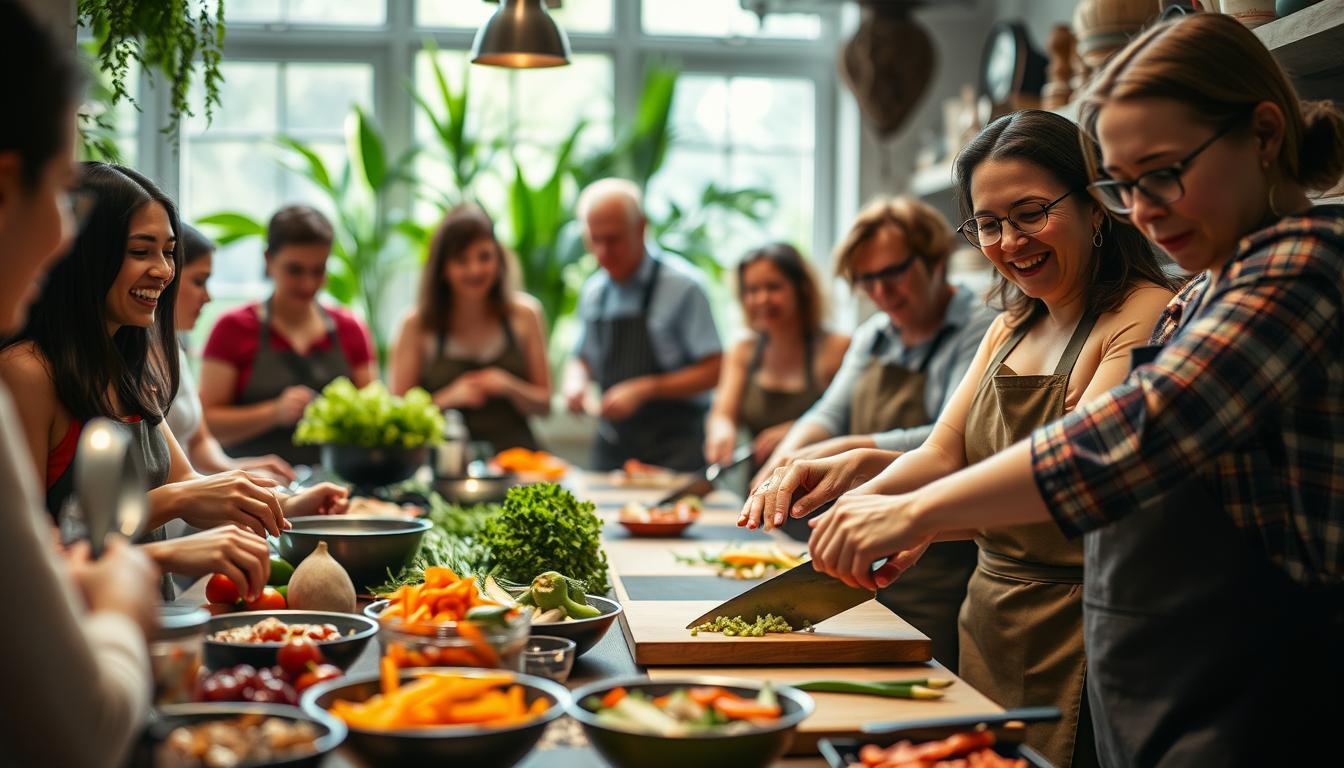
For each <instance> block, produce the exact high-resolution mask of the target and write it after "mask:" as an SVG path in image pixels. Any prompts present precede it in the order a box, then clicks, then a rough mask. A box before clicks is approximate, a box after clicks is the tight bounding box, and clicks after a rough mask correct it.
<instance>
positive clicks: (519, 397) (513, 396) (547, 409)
mask: <svg viewBox="0 0 1344 768" xmlns="http://www.w3.org/2000/svg"><path fill="white" fill-rule="evenodd" d="M505 382H506V383H505V392H504V396H505V397H507V398H508V399H509V402H511V403H513V405H514V407H515V408H517V409H518V410H520V411H522V412H523V413H524V414H527V415H529V416H548V415H550V413H551V388H550V387H548V386H544V385H542V384H533V383H532V382H530V381H524V380H523V379H520V378H518V377H517V376H514V375H512V374H509V376H508V378H507V379H505Z"/></svg>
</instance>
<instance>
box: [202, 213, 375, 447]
mask: <svg viewBox="0 0 1344 768" xmlns="http://www.w3.org/2000/svg"><path fill="white" fill-rule="evenodd" d="M334 239H335V234H334V232H333V231H332V228H331V222H329V221H328V220H327V218H326V217H325V216H323V215H322V214H321V213H319V212H318V211H316V210H314V209H313V208H310V207H308V206H304V205H291V206H287V207H285V208H282V209H280V211H278V212H277V213H276V214H275V215H274V216H272V217H271V222H270V224H269V225H268V226H267V228H266V274H267V276H268V277H270V278H271V280H272V281H273V282H274V284H275V289H274V292H273V293H272V294H271V297H270V298H269V299H267V300H266V301H262V302H257V303H256V304H248V305H246V306H243V307H239V308H238V309H235V310H233V311H231V312H227V313H225V314H223V315H221V316H220V318H219V320H218V321H217V322H216V323H215V327H214V329H213V330H211V331H210V339H209V341H207V342H206V344H205V352H204V357H205V359H204V361H203V362H202V364H201V387H200V389H201V404H202V405H203V406H204V408H205V419H206V421H207V422H208V423H209V424H210V431H211V432H213V433H214V434H215V437H217V438H218V439H219V441H220V443H221V444H223V446H224V448H225V449H226V450H227V451H228V452H229V454H230V455H233V456H264V455H266V454H271V453H273V454H275V455H277V456H280V457H281V458H283V459H285V460H286V461H288V462H290V463H291V464H316V463H317V461H318V449H317V447H316V446H296V445H294V443H293V439H292V436H293V434H294V425H295V424H296V423H298V421H299V418H300V417H301V416H302V415H303V409H304V406H306V405H308V402H309V401H311V400H312V399H313V397H314V396H316V394H317V391H318V390H320V389H322V387H325V386H326V385H327V384H329V383H331V382H332V381H333V380H335V379H337V378H339V377H341V376H345V377H347V378H349V379H350V380H351V381H353V382H354V383H355V386H357V387H363V386H364V385H365V384H368V383H369V382H371V381H373V380H375V379H377V378H378V362H377V360H376V359H375V358H374V355H373V344H372V343H371V342H370V340H369V332H368V329H367V328H365V327H364V324H363V323H361V322H360V321H359V320H358V319H357V318H356V317H355V316H354V315H353V314H351V313H350V312H349V311H346V310H343V309H337V308H335V307H328V306H324V305H322V304H321V303H319V302H318V300H317V294H318V292H319V291H321V290H322V286H323V285H324V284H325V283H326V280H327V258H328V257H329V256H330V255H331V244H332V242H333V241H334Z"/></svg>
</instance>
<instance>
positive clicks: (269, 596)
mask: <svg viewBox="0 0 1344 768" xmlns="http://www.w3.org/2000/svg"><path fill="white" fill-rule="evenodd" d="M284 609H285V598H284V595H281V594H280V593H279V592H277V591H275V587H266V588H265V589H263V590H261V596H260V597H258V598H257V599H256V600H250V601H248V603H247V610H249V611H283V610H284Z"/></svg>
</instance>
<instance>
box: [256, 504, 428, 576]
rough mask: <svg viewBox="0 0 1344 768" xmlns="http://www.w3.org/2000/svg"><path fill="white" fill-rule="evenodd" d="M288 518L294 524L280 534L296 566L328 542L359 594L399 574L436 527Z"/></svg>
mask: <svg viewBox="0 0 1344 768" xmlns="http://www.w3.org/2000/svg"><path fill="white" fill-rule="evenodd" d="M289 522H290V523H291V524H292V525H293V526H294V527H293V528H290V529H289V530H287V531H284V532H283V533H281V534H280V556H281V557H283V558H284V559H285V560H288V561H289V562H291V563H295V564H296V566H297V565H298V564H301V563H302V562H303V559H304V558H305V557H307V556H308V555H309V554H310V553H312V551H313V550H314V549H316V548H317V543H318V542H319V541H325V542H327V552H329V553H330V554H331V556H332V557H333V558H335V560H336V562H338V563H340V564H341V566H342V567H344V568H345V571H346V573H349V574H350V581H352V582H354V584H355V591H356V592H360V593H367V592H369V591H370V590H371V589H372V588H373V587H377V586H381V585H382V584H383V583H385V582H386V581H387V574H388V571H391V572H392V574H393V575H395V574H397V573H398V572H399V571H400V570H401V569H402V568H403V567H405V566H407V565H410V563H411V559H412V558H414V557H415V553H416V552H417V551H418V550H419V549H420V539H421V538H422V537H424V535H425V531H428V530H429V529H430V528H431V527H432V524H431V523H430V522H429V521H428V520H409V519H405V518H397V517H355V516H352V515H316V516H312V517H293V518H290V520H289Z"/></svg>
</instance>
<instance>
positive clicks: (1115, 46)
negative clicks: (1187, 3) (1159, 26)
mask: <svg viewBox="0 0 1344 768" xmlns="http://www.w3.org/2000/svg"><path fill="white" fill-rule="evenodd" d="M1157 11H1158V7H1157V4H1156V3H1154V2H1153V0H1082V2H1081V3H1079V4H1078V8H1077V9H1076V10H1075V11H1074V13H1073V33H1074V35H1076V36H1077V38H1078V56H1079V58H1081V59H1082V61H1083V78H1084V80H1088V79H1091V77H1092V75H1093V74H1095V73H1096V72H1097V70H1099V69H1101V67H1102V65H1104V64H1105V63H1106V60H1107V59H1109V58H1110V57H1111V54H1113V53H1115V52H1116V51H1118V50H1120V49H1121V48H1123V47H1125V43H1128V42H1129V39H1130V38H1131V37H1133V36H1135V35H1137V34H1138V33H1139V30H1141V29H1143V27H1144V25H1145V24H1147V23H1148V22H1149V21H1151V20H1152V18H1153V17H1154V16H1155V15H1157Z"/></svg>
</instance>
